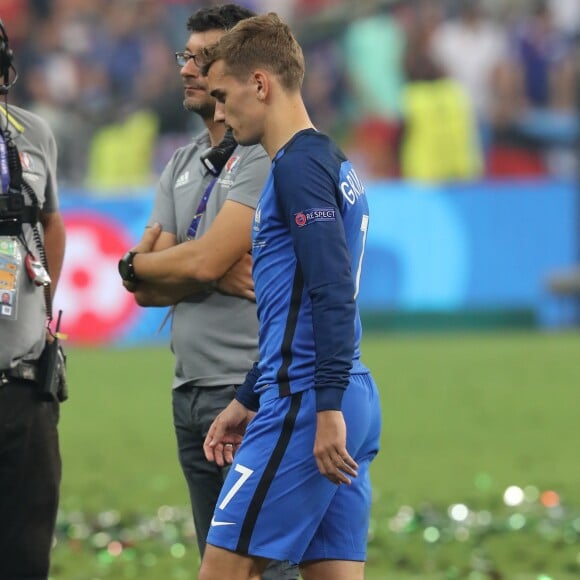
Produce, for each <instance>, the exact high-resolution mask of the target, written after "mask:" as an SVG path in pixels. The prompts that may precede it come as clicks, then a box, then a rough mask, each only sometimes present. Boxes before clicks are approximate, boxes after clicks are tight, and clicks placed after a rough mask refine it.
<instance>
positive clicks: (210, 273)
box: [133, 200, 254, 285]
mask: <svg viewBox="0 0 580 580" xmlns="http://www.w3.org/2000/svg"><path fill="white" fill-rule="evenodd" d="M253 219H254V209H253V208H251V207H248V206H246V205H243V204H241V203H238V202H235V201H231V200H227V201H226V202H225V203H224V205H223V207H222V209H221V210H220V212H219V213H218V215H217V216H216V218H215V220H214V221H213V223H212V225H211V227H210V228H209V230H208V231H207V232H206V233H205V234H204V235H203V236H202V237H201V238H199V239H196V240H189V241H187V242H183V243H182V244H177V245H175V246H172V247H170V248H167V249H166V250H163V251H161V252H152V253H149V254H138V255H136V256H135V259H134V260H133V266H134V269H135V275H136V276H137V278H138V279H139V280H143V281H145V282H156V283H158V284H163V285H175V284H177V285H179V284H188V283H192V282H213V281H215V280H218V279H219V278H221V277H222V276H224V274H226V272H227V271H228V270H229V269H230V268H231V267H232V266H233V265H234V264H235V263H236V262H237V261H238V260H240V259H241V258H242V257H243V256H244V254H247V253H248V252H249V250H250V248H251V244H252V239H251V225H252V221H253Z"/></svg>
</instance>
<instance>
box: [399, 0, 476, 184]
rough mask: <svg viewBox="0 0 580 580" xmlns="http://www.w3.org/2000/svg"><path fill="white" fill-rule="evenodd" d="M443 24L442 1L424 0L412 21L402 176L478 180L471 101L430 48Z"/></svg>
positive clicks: (407, 57) (406, 62)
mask: <svg viewBox="0 0 580 580" xmlns="http://www.w3.org/2000/svg"><path fill="white" fill-rule="evenodd" d="M440 22H441V10H440V6H439V5H438V3H436V2H433V1H424V2H421V3H419V5H418V8H417V10H416V12H415V13H414V18H413V20H412V22H411V23H410V25H409V30H408V35H407V47H406V51H405V55H404V59H403V62H404V70H405V75H406V80H407V82H406V85H405V89H404V92H403V107H404V109H403V110H404V116H403V118H404V128H403V137H402V142H401V176H402V177H404V178H408V179H418V180H427V181H448V180H457V179H461V180H464V179H474V178H476V177H479V176H480V175H481V172H482V156H481V149H480V146H479V140H478V136H477V126H476V119H475V114H474V111H473V104H472V100H470V98H469V93H468V92H467V90H466V88H465V87H464V85H462V84H461V83H460V82H459V81H457V80H455V79H454V78H451V77H449V76H448V75H447V72H446V70H445V68H444V67H443V66H442V65H441V64H440V63H439V62H438V61H437V60H436V59H435V58H434V56H433V55H432V52H431V46H432V43H433V40H434V35H435V34H437V32H438V31H439V30H440V28H439V27H440Z"/></svg>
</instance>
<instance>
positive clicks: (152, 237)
mask: <svg viewBox="0 0 580 580" xmlns="http://www.w3.org/2000/svg"><path fill="white" fill-rule="evenodd" d="M161 231H162V228H161V224H159V223H158V222H155V223H154V224H153V225H152V226H151V227H148V228H145V231H144V232H143V237H142V238H141V241H140V242H139V243H138V244H137V245H136V246H135V247H134V248H132V250H133V252H138V253H139V254H148V253H149V252H151V251H152V250H153V247H154V246H155V242H157V238H158V237H159V235H160V234H161Z"/></svg>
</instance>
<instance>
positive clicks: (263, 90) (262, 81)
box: [254, 70, 270, 101]
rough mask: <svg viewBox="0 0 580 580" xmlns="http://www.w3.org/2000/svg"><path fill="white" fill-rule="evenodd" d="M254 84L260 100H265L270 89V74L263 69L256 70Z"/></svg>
mask: <svg viewBox="0 0 580 580" xmlns="http://www.w3.org/2000/svg"><path fill="white" fill-rule="evenodd" d="M254 84H255V90H256V98H257V99H258V101H265V100H266V96H267V95H268V92H269V90H270V79H269V78H268V75H267V74H266V73H265V72H264V71H262V70H257V71H255V72H254Z"/></svg>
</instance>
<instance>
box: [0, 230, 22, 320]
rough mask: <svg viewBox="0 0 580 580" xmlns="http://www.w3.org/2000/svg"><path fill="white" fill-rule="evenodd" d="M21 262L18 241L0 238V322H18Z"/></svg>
mask: <svg viewBox="0 0 580 580" xmlns="http://www.w3.org/2000/svg"><path fill="white" fill-rule="evenodd" d="M21 262H22V256H21V255H20V251H19V246H18V240H17V239H16V238H10V237H0V320H16V312H17V304H18V272H19V271H20V266H21Z"/></svg>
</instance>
